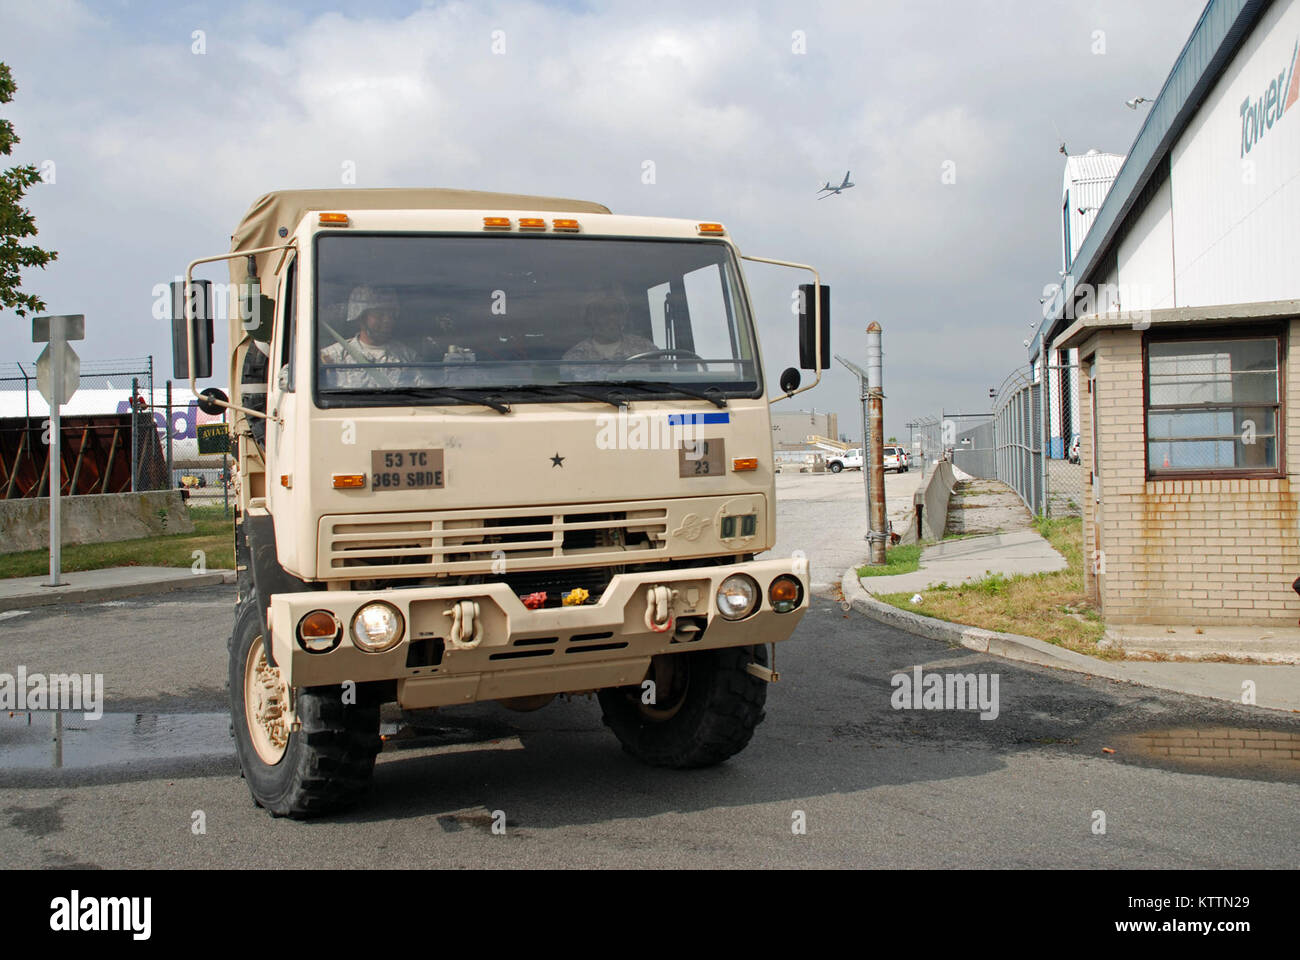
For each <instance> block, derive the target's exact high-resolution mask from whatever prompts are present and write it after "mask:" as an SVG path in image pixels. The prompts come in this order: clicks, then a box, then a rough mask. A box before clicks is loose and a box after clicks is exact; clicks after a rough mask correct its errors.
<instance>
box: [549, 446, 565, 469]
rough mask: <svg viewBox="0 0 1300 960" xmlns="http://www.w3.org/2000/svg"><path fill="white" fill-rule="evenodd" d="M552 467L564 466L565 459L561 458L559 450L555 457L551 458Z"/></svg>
mask: <svg viewBox="0 0 1300 960" xmlns="http://www.w3.org/2000/svg"><path fill="white" fill-rule="evenodd" d="M551 466H553V467H563V466H564V457H562V456H560V452H559V451H558V450H557V451H555V456H553V457H551Z"/></svg>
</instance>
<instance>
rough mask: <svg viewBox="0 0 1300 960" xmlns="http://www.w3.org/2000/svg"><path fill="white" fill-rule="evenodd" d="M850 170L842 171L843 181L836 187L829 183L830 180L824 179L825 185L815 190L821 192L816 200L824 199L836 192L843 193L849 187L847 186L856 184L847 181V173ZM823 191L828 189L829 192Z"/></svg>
mask: <svg viewBox="0 0 1300 960" xmlns="http://www.w3.org/2000/svg"><path fill="white" fill-rule="evenodd" d="M850 172H851V171H847V170H846V171H845V172H844V182H843V183H841V184H840V185H839V186H838V187H832V186H831V184H830V181H829V180H828V181H826V184H825V186H823V187H822V188H821V190H818V191H817V192H818V193H821V194H822V195H821V196H820V197H818V198H817V199H818V200H825V199H826V198H827V197H830V196H835V195H837V194H840V193H843V192H844V191H845V190H847V189H849V187H853V186H856V184H854V183H850V182H849V174H850ZM823 191H830V192H829V193H825V192H823Z"/></svg>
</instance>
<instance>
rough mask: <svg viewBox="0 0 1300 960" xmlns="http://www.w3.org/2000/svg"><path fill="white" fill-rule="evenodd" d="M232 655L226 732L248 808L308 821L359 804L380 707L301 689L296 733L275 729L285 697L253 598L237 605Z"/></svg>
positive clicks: (374, 749) (331, 691) (330, 691)
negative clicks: (267, 652) (246, 791)
mask: <svg viewBox="0 0 1300 960" xmlns="http://www.w3.org/2000/svg"><path fill="white" fill-rule="evenodd" d="M229 651H230V669H229V678H230V717H231V727H232V731H233V734H234V737H235V751H236V753H237V754H238V756H239V768H240V772H241V774H242V776H243V777H244V780H245V781H246V782H247V783H248V789H249V791H250V792H251V793H252V795H253V802H254V803H256V804H257V805H258V806H259V807H264V808H265V809H266V810H267V811H268V812H269V813H270V814H271V815H272V816H276V817H293V818H294V819H305V818H307V817H314V816H320V815H321V814H326V813H333V812H335V811H338V810H342V809H344V808H346V807H349V806H351V805H353V804H355V803H356V802H357V801H358V800H360V799H361V797H362V795H363V794H364V793H365V791H366V789H367V787H368V786H369V785H370V778H371V774H372V773H373V772H374V767H375V754H377V753H378V752H379V748H380V740H379V707H378V705H375V704H369V703H366V702H365V699H364V697H361V696H359V697H358V699H359V700H360V701H361V705H357V704H351V703H348V704H345V703H344V702H343V688H342V687H338V686H333V687H306V688H303V689H300V690H299V691H298V692H297V701H296V705H295V706H296V711H297V719H298V721H299V723H300V724H301V726H300V728H299V729H298V730H294V731H288V730H287V729H286V728H285V726H284V725H283V724H280V725H278V726H277V724H276V722H275V718H276V716H277V714H278V712H279V711H281V710H283V708H284V706H285V704H284V697H285V691H284V689H283V687H278V686H277V684H276V681H278V675H279V671H278V670H275V669H274V668H272V667H270V665H269V664H268V663H267V662H266V659H265V652H264V651H265V647H264V640H263V637H262V626H261V618H260V616H259V614H258V609H257V600H256V594H250V595H249V596H248V597H247V599H246V602H243V603H241V604H240V605H239V611H238V613H237V614H236V617H235V629H234V632H233V633H232V634H231V637H230V644H229ZM357 692H358V694H361V693H362V691H361V690H360V689H359V690H358V691H357ZM250 697H251V699H252V700H253V705H252V708H251V709H250V708H249V705H248V704H249V700H250Z"/></svg>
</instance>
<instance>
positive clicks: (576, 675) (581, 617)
mask: <svg viewBox="0 0 1300 960" xmlns="http://www.w3.org/2000/svg"><path fill="white" fill-rule="evenodd" d="M733 574H746V575H748V576H750V577H752V578H753V579H754V581H755V582H756V583H757V584H758V590H759V595H760V599H759V603H758V604H757V606H756V607H755V609H754V611H753V612H752V613H750V614H749V615H748V616H747V617H745V618H744V619H742V620H728V619H726V618H725V617H723V616H721V614H719V613H718V609H717V601H716V596H717V592H718V588H719V586H720V585H721V584H722V581H723V580H725V579H726V578H727V577H729V576H731V575H733ZM782 575H784V576H793V577H794V578H795V579H797V580H798V581H799V584H800V587H801V591H800V596H799V602H798V605H797V606H796V607H795V609H793V610H791V611H789V612H787V613H778V612H777V611H776V610H774V609H773V607H772V602H771V599H770V597H769V588H770V586H771V584H772V581H773V580H775V579H776V578H777V577H780V576H782ZM660 587H662V588H665V590H666V593H665V592H664V591H660V592H659V594H658V595H659V596H660V597H661V598H663V597H668V598H670V600H669V604H670V609H671V615H672V621H671V623H672V625H671V627H667V628H665V627H666V625H665V622H664V621H663V620H662V619H659V620H658V621H657V622H655V624H654V625H655V626H656V627H658V628H659V630H656V629H652V627H651V626H649V625H648V624H647V619H648V609H649V607H650V604H651V602H652V598H653V597H654V596H655V591H656V588H660ZM808 599H809V598H808V575H807V568H806V564H805V563H804V562H802V561H799V560H795V559H784V560H759V561H751V562H749V563H735V564H728V565H726V566H716V567H692V568H688V569H680V570H659V571H652V572H649V573H626V574H619V575H617V576H615V577H614V578H613V579H612V580H611V581H610V583H609V586H608V587H607V588H606V590H605V592H604V593H603V594H602V595H601V598H600V600H599V601H598V602H596V603H591V604H584V605H581V606H572V607H561V608H549V609H540V610H530V609H528V608H527V607H525V606H524V604H523V601H522V600H521V599H520V597H519V596H517V595H516V594H515V593H514V592H513V591H512V590H511V588H510V587H509V585H508V584H505V583H488V584H477V585H471V586H449V587H409V588H406V587H404V588H395V589H391V590H371V591H350V590H330V591H321V592H310V593H280V594H274V595H273V596H272V597H271V607H270V614H269V616H268V618H267V622H268V624H269V625H270V630H271V646H272V650H273V651H274V655H275V661H276V663H277V665H278V666H279V667H280V669H281V671H282V674H283V675H284V678H285V680H286V681H287V682H288V683H289V685H290V686H293V687H311V686H324V685H331V684H338V683H343V682H345V681H352V682H354V683H366V682H371V681H382V680H396V681H397V699H398V702H399V703H401V704H402V705H403V706H406V707H409V708H423V707H436V706H446V705H450V704H455V703H470V702H473V701H477V700H502V699H510V698H513V697H524V696H533V695H537V694H546V693H565V692H575V691H587V690H597V689H600V688H603V687H616V686H624V685H627V684H635V683H640V682H641V680H642V679H643V678H644V677H645V675H646V672H647V670H648V668H649V664H650V658H651V657H653V656H655V655H656V654H664V653H678V652H686V651H689V650H704V649H714V648H718V647H732V646H748V645H757V644H767V643H777V642H780V641H782V640H787V639H789V637H790V635H791V634H792V633H793V632H794V629H795V627H796V626H798V624H799V621H800V620H801V619H802V618H803V615H804V613H805V612H806V611H807V609H808ZM374 601H383V602H385V603H388V604H390V605H392V606H393V607H395V608H397V610H398V611H399V612H400V613H401V615H402V618H403V621H404V631H403V636H402V639H401V641H400V642H399V643H398V644H397V645H396V646H395V647H393V648H392V649H390V650H387V651H384V652H382V653H370V652H367V651H365V650H363V649H361V648H360V647H358V646H357V645H356V644H355V643H354V642H353V639H352V635H351V624H352V620H353V617H354V616H355V614H356V612H357V611H358V610H359V609H360V608H361V607H363V606H365V605H366V604H367V603H371V602H374ZM462 602H469V603H473V604H477V610H478V614H477V618H478V622H479V624H480V626H481V634H480V636H479V638H478V640H477V643H476V644H475V645H474V646H473V647H472V648H471V649H464V648H462V647H460V646H459V645H458V644H457V643H456V642H455V638H454V637H453V635H452V633H451V628H452V623H453V613H454V610H455V607H456V606H457V604H459V603H462ZM661 609H662V608H661ZM315 610H327V611H329V612H330V613H332V614H333V615H334V616H335V617H336V618H337V619H338V621H339V623H340V624H341V627H342V638H341V640H340V641H339V643H338V645H337V646H336V647H335V648H334V649H333V650H331V651H329V652H328V653H310V652H308V651H307V650H305V649H303V647H302V646H301V645H300V644H299V643H298V639H297V629H298V624H299V623H300V622H301V620H302V618H303V617H305V616H306V615H307V614H308V613H311V612H312V611H315ZM701 628H702V629H701ZM660 630H662V631H663V632H660ZM461 642H462V643H473V642H474V641H473V639H472V638H468V637H467V638H464V639H463V640H462V641H461Z"/></svg>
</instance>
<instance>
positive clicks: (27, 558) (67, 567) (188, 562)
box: [0, 506, 235, 578]
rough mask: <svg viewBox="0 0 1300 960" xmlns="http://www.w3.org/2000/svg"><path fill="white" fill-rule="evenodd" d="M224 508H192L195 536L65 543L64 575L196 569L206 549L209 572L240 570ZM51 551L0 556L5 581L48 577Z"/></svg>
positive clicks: (230, 522) (232, 523) (231, 521)
mask: <svg viewBox="0 0 1300 960" xmlns="http://www.w3.org/2000/svg"><path fill="white" fill-rule="evenodd" d="M221 514H222V510H221V507H219V506H216V507H212V506H195V507H191V508H190V518H191V519H192V520H193V521H194V532H193V533H180V534H171V535H166V536H160V537H143V538H141V539H139V540H120V541H118V542H117V543H82V544H65V545H64V547H63V552H62V554H61V561H62V568H63V570H64V572H65V573H69V572H73V571H76V570H103V569H105V568H107V567H189V566H193V565H194V551H195V550H202V551H203V553H204V554H205V557H206V563H207V567H208V569H210V570H212V569H220V570H233V569H234V568H235V548H234V531H235V520H234V516H233V512H232V515H231V516H230V517H223V516H222V515H221ZM49 570H50V554H49V551H48V550H24V551H23V552H21V553H5V554H0V578H3V577H35V576H40V575H41V574H45V573H49Z"/></svg>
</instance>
